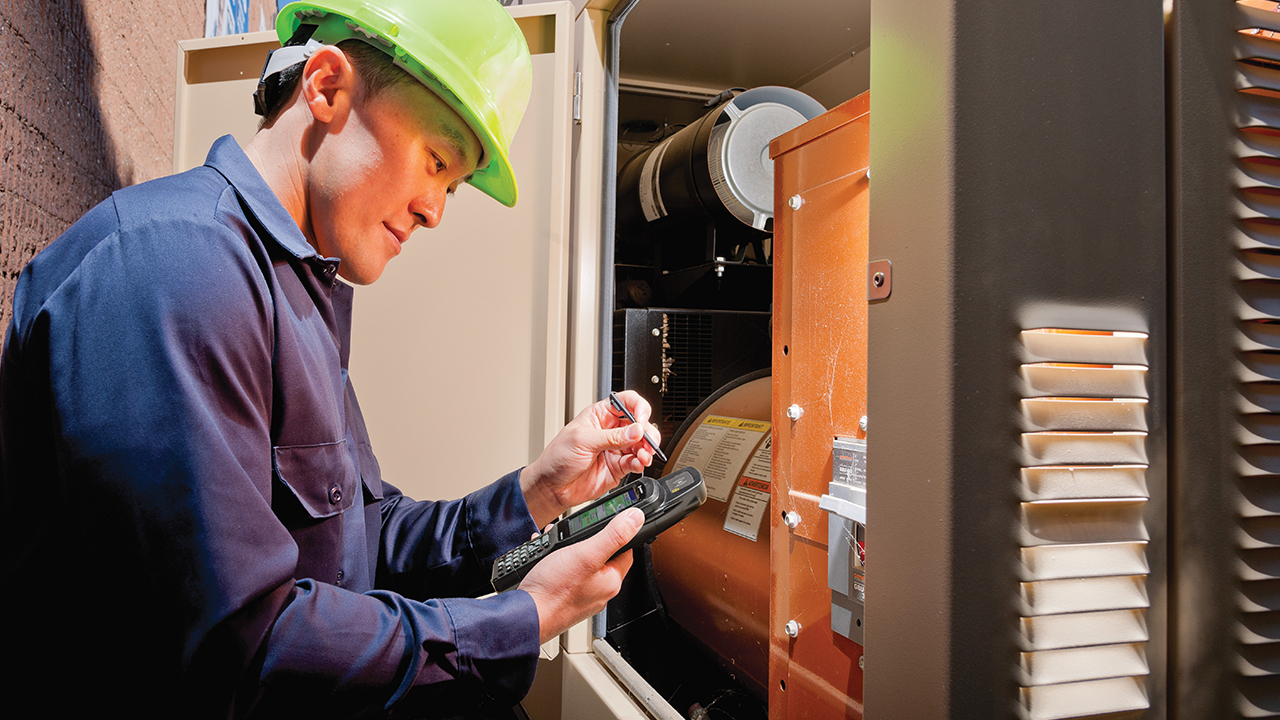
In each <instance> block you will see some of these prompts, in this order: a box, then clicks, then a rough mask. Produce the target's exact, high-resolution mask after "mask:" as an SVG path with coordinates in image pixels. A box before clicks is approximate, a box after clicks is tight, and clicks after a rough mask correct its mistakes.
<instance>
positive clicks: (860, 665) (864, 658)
mask: <svg viewBox="0 0 1280 720" xmlns="http://www.w3.org/2000/svg"><path fill="white" fill-rule="evenodd" d="M866 661H867V656H866V655H859V656H858V669H859V670H861V669H863V668H864V667H866Z"/></svg>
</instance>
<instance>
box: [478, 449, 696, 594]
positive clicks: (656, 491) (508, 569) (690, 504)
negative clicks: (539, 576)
mask: <svg viewBox="0 0 1280 720" xmlns="http://www.w3.org/2000/svg"><path fill="white" fill-rule="evenodd" d="M706 499H707V488H706V486H705V485H703V484H702V473H700V472H698V471H697V469H696V468H691V467H687V468H682V469H680V470H677V471H676V472H673V473H671V474H670V475H668V476H666V477H664V478H661V479H658V480H655V479H653V478H649V477H642V478H639V479H638V480H634V481H632V482H629V483H627V484H626V485H623V486H622V487H619V488H617V489H616V490H614V491H613V492H611V493H609V494H607V495H605V496H604V497H602V498H600V499H599V500H596V501H595V502H593V503H591V504H590V505H588V506H586V507H584V508H583V509H581V510H579V511H578V512H576V513H574V514H572V515H570V516H569V517H567V518H563V519H561V520H557V521H556V522H555V524H553V525H552V526H551V529H550V530H548V531H547V532H544V533H542V534H541V535H539V536H538V537H536V538H534V539H532V540H530V541H529V542H527V543H525V544H523V545H521V546H519V547H517V548H515V549H514V550H512V551H510V552H508V553H507V554H506V555H503V556H502V557H500V558H498V559H497V560H495V561H494V563H493V577H492V581H493V589H494V590H497V591H498V592H504V591H506V590H510V589H511V588H513V587H515V586H517V585H519V584H520V581H521V580H523V579H524V576H525V575H528V574H529V571H530V570H532V569H533V566H534V565H536V564H537V563H538V561H539V560H541V559H543V558H545V557H546V556H547V555H549V554H551V552H552V551H554V550H556V549H558V548H562V547H565V546H567V545H572V544H574V543H576V542H581V541H583V540H586V539H587V538H589V537H591V536H592V535H595V534H596V533H598V532H600V530H601V529H603V528H604V526H605V525H608V524H609V520H611V519H612V518H613V516H614V515H617V514H618V513H620V512H622V511H623V510H626V509H627V508H630V507H636V508H640V509H641V510H642V511H644V524H643V525H641V526H640V530H639V531H637V532H636V536H635V537H634V538H632V539H631V541H630V542H628V543H627V544H626V546H625V547H623V548H622V549H621V550H619V551H618V553H619V554H621V553H624V552H626V551H627V550H630V549H631V548H634V547H636V546H638V545H640V544H641V543H645V542H648V541H649V540H652V539H653V538H655V537H657V535H658V533H660V532H662V531H663V530H666V529H667V528H669V527H671V526H672V525H675V524H676V523H678V522H680V521H681V520H683V519H684V518H685V516H687V515H688V514H689V513H691V512H693V511H694V510H697V509H698V507H699V506H701V505H702V503H703V502H705V501H706Z"/></svg>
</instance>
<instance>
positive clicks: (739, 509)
mask: <svg viewBox="0 0 1280 720" xmlns="http://www.w3.org/2000/svg"><path fill="white" fill-rule="evenodd" d="M772 461H773V436H772V435H766V436H765V438H764V442H762V443H760V447H758V448H756V451H755V453H754V454H753V455H752V456H751V462H749V463H747V469H746V470H744V471H742V479H740V480H738V487H737V488H736V489H735V490H734V491H733V499H732V500H730V501H729V514H728V515H726V516H725V518H724V529H725V530H728V531H729V532H731V533H733V534H734V535H741V536H742V537H744V538H746V539H748V540H750V541H752V542H755V541H756V538H757V537H759V535H760V521H761V520H762V519H764V514H765V513H766V512H768V510H769V487H770V485H771V484H772V482H773V467H772Z"/></svg>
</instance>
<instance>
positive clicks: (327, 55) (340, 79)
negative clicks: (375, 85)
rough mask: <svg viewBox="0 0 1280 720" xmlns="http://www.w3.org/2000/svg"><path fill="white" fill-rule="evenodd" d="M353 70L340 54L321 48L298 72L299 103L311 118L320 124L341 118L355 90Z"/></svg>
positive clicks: (337, 50) (329, 46) (349, 105)
mask: <svg viewBox="0 0 1280 720" xmlns="http://www.w3.org/2000/svg"><path fill="white" fill-rule="evenodd" d="M355 79H356V75H355V68H353V67H352V66H351V60H350V59H348V58H347V56H346V54H345V53H343V52H342V50H340V49H338V48H337V47H336V46H334V45H325V46H324V47H322V48H320V49H318V50H316V51H315V53H314V54H313V55H312V56H311V57H310V58H308V59H307V64H306V66H305V67H303V69H302V99H303V101H304V102H306V104H307V109H309V110H310V111H311V116H312V117H314V118H315V119H316V120H318V121H320V122H322V123H326V124H327V123H331V122H333V121H334V120H335V119H339V118H342V117H345V116H346V114H347V112H348V111H349V110H350V108H351V96H352V92H353V91H354V89H355Z"/></svg>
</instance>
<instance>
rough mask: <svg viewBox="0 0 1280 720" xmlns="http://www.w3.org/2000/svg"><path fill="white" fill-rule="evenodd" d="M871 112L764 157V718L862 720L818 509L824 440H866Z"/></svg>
mask: <svg viewBox="0 0 1280 720" xmlns="http://www.w3.org/2000/svg"><path fill="white" fill-rule="evenodd" d="M868 108H869V96H868V94H866V93H864V94H863V95H860V96H859V97H857V98H854V99H853V100H850V101H849V102H847V103H844V104H843V105H841V106H839V107H837V108H835V109H833V110H831V111H829V112H827V113H825V114H823V115H821V116H819V117H817V118H815V119H814V120H812V121H810V122H808V123H806V124H804V125H802V126H800V127H799V128H797V129H796V130H793V131H792V132H790V133H787V134H786V135H783V136H781V137H780V138H778V139H776V140H774V142H773V143H772V144H771V146H770V150H771V154H772V156H773V158H774V162H775V165H774V208H775V217H776V220H775V224H774V283H773V287H774V290H773V292H774V296H773V299H774V318H773V323H774V326H773V330H774V335H773V338H774V339H773V423H774V424H773V439H774V450H773V500H772V505H773V512H772V513H771V517H770V525H771V531H772V534H771V548H770V550H771V563H772V570H773V574H772V577H771V581H770V603H769V605H770V607H769V615H770V625H769V642H770V653H769V717H770V718H771V720H796V719H800V718H823V719H827V718H861V717H862V670H861V668H860V667H859V659H860V658H861V656H862V646H860V645H858V644H856V643H854V642H851V641H850V640H848V639H846V638H844V637H842V636H840V635H838V634H836V633H833V632H832V630H831V591H830V590H829V589H828V587H827V519H826V512H824V511H822V510H820V509H819V508H818V500H819V498H820V497H821V496H822V495H823V494H824V493H826V492H827V484H828V483H829V482H831V449H832V440H833V439H834V438H835V437H836V436H843V437H856V438H862V437H865V433H864V432H863V431H862V430H861V429H860V428H859V420H860V419H861V418H862V417H863V416H864V415H865V414H866V401H867V380H866V377H867V376H866V366H867V341H866V338H867V295H866V293H867V291H866V273H867V259H868V258H867V213H868V188H867V162H868V152H869V146H868V139H869V133H870V115H869V114H868ZM796 196H798V197H799V201H796V200H794V199H793V198H795V197H796ZM793 404H794V405H797V406H799V407H800V409H801V410H802V411H803V414H802V415H801V416H800V417H799V419H797V420H791V419H790V418H788V416H787V409H788V407H790V406H791V405H793ZM790 511H794V512H796V513H798V514H799V515H800V523H799V525H797V526H796V527H795V528H794V529H791V528H788V527H787V526H786V524H784V523H783V521H782V518H783V516H784V515H785V514H786V513H787V512H790ZM869 582H874V580H870V578H869ZM792 620H794V621H796V622H798V623H799V624H800V630H799V633H798V634H797V635H796V636H795V637H794V638H793V637H789V636H788V635H787V634H786V632H785V630H784V627H785V626H786V624H787V623H788V621H792Z"/></svg>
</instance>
